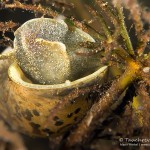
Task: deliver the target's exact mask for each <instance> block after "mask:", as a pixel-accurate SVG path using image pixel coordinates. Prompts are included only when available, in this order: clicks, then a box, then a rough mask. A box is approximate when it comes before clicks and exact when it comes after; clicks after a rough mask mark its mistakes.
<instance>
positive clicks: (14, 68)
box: [8, 62, 108, 89]
mask: <svg viewBox="0 0 150 150" xmlns="http://www.w3.org/2000/svg"><path fill="white" fill-rule="evenodd" d="M107 69H108V66H103V67H100V68H99V69H98V70H96V71H95V72H94V73H92V74H90V75H87V76H85V77H82V78H79V79H77V80H74V81H69V80H67V81H66V82H65V83H62V84H54V85H41V84H34V83H32V82H31V81H30V80H29V79H28V78H27V77H26V76H25V75H24V73H23V72H22V70H21V68H20V67H19V65H18V64H17V62H14V63H13V64H11V65H10V67H9V69H8V76H9V78H10V79H11V80H12V81H13V82H15V83H16V84H19V85H21V86H24V87H26V88H31V89H61V88H69V87H79V85H81V86H82V85H83V84H84V85H85V84H88V83H90V82H92V81H95V80H97V78H100V76H101V78H103V76H105V73H106V71H107Z"/></svg>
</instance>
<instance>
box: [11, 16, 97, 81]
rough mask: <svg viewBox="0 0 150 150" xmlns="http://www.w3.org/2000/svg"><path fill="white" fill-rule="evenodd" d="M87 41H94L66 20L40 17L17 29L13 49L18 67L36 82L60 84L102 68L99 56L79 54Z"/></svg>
mask: <svg viewBox="0 0 150 150" xmlns="http://www.w3.org/2000/svg"><path fill="white" fill-rule="evenodd" d="M87 41H90V42H95V41H94V39H93V38H92V37H91V36H90V35H89V34H87V33H85V32H83V31H82V30H80V29H78V28H74V29H73V30H70V29H69V28H68V26H67V24H66V23H65V22H64V21H63V20H55V19H50V18H37V19H32V20H29V21H27V22H25V23H24V24H23V25H22V26H21V27H20V28H18V29H17V30H16V32H15V40H14V49H15V50H16V59H17V62H18V64H19V66H20V67H21V69H22V70H23V72H24V73H25V74H26V75H27V77H29V78H30V79H32V81H33V82H34V83H38V84H61V83H65V81H66V80H70V81H72V80H76V79H78V78H80V77H82V76H84V75H87V74H88V73H91V72H93V71H95V70H96V68H97V67H99V59H97V58H98V57H97V56H89V57H83V56H79V55H77V54H76V52H77V51H79V50H80V49H81V46H80V43H81V42H87ZM82 51H88V49H87V48H82ZM89 70H91V71H89Z"/></svg>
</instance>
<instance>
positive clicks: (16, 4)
mask: <svg viewBox="0 0 150 150" xmlns="http://www.w3.org/2000/svg"><path fill="white" fill-rule="evenodd" d="M5 8H11V9H14V8H20V9H23V10H30V11H34V12H38V13H41V14H43V15H48V16H50V17H56V16H58V13H57V12H56V11H53V10H51V9H50V8H43V7H42V6H41V5H40V4H39V5H38V6H36V5H27V4H23V3H20V2H18V1H15V2H14V3H13V4H5Z"/></svg>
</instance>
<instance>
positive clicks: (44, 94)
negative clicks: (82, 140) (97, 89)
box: [0, 62, 107, 137]
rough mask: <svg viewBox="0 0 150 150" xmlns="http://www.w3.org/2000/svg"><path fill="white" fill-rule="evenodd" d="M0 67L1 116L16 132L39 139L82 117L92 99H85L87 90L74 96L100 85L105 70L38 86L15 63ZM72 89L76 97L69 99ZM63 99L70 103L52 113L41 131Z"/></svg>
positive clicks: (104, 68)
mask: <svg viewBox="0 0 150 150" xmlns="http://www.w3.org/2000/svg"><path fill="white" fill-rule="evenodd" d="M0 65H1V70H2V71H3V72H2V74H1V75H0V77H1V79H2V80H1V83H0V91H1V92H0V111H1V114H2V115H3V117H4V119H5V120H7V121H8V123H9V124H10V125H11V126H12V127H13V128H15V129H16V130H18V131H20V132H22V133H25V134H28V135H32V136H42V137H46V136H49V135H57V134H60V133H62V132H64V131H65V130H66V129H68V128H69V127H71V126H72V125H73V124H74V123H76V122H78V121H79V120H80V119H81V118H82V117H83V116H84V115H85V114H86V112H87V110H88V109H89V108H90V106H91V104H92V100H93V99H92V98H91V97H90V96H89V91H88V92H85V93H84V94H81V93H80V94H78V92H77V91H80V90H83V89H85V88H87V87H91V86H93V85H96V84H99V85H101V84H102V82H103V79H104V75H105V73H106V70H107V67H106V66H104V67H102V68H100V69H98V70H97V71H95V72H94V73H93V74H90V75H89V76H86V77H84V78H81V79H78V80H76V81H73V82H71V83H64V84H58V85H38V84H33V83H30V81H29V80H28V79H27V78H26V77H25V76H24V74H23V72H22V71H21V69H20V67H19V66H18V65H17V63H13V64H12V65H11V66H10V67H9V65H10V64H8V65H6V63H2V62H1V64H0ZM8 68H9V69H8ZM7 69H8V74H9V77H8V76H7V75H8V74H7ZM75 90H76V92H77V94H76V96H75V97H74V98H72V97H71V96H70V95H71V93H73V92H74V91H75ZM64 99H69V100H70V102H69V103H68V104H67V105H65V106H64V108H63V109H62V112H59V113H57V112H56V114H55V116H54V118H53V119H52V120H50V121H49V126H48V127H47V128H45V127H44V125H45V123H46V121H47V119H48V117H49V113H50V111H51V110H52V109H53V108H54V107H55V106H56V104H58V102H60V101H62V102H63V100H64Z"/></svg>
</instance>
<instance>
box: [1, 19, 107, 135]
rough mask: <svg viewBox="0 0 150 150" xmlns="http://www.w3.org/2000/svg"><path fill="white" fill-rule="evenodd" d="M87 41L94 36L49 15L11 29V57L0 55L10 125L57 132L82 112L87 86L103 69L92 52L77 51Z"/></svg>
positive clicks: (98, 80)
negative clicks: (13, 32) (13, 51)
mask: <svg viewBox="0 0 150 150" xmlns="http://www.w3.org/2000/svg"><path fill="white" fill-rule="evenodd" d="M46 33H48V34H46ZM86 41H91V42H94V39H93V38H92V37H91V36H90V35H88V34H87V33H85V32H83V31H81V30H80V29H77V28H73V29H72V30H70V29H68V26H67V25H66V23H65V22H64V21H58V20H54V19H48V18H39V19H33V20H30V21H28V22H26V23H25V24H24V25H22V26H21V27H20V28H19V29H18V30H17V31H16V32H15V41H14V48H15V53H16V54H15V56H16V60H14V61H13V60H5V61H2V60H0V71H1V72H0V112H1V114H2V116H3V118H4V119H5V120H6V121H7V122H8V123H9V124H10V126H12V127H13V128H14V129H16V130H17V131H19V132H22V133H25V134H27V135H31V136H41V137H46V136H50V135H54V136H56V135H58V134H61V133H63V132H64V131H66V130H68V129H69V128H70V127H72V126H73V125H74V124H76V123H77V122H79V121H80V120H81V119H82V118H83V116H84V115H85V114H86V112H87V111H88V110H89V108H90V107H91V105H92V103H93V101H94V100H95V99H96V97H97V95H94V94H93V93H92V91H91V89H92V88H93V87H95V86H97V85H98V86H101V85H102V83H103V82H104V80H105V76H106V73H107V66H103V67H102V66H101V64H100V62H99V57H98V55H97V54H96V55H94V56H89V57H83V56H78V55H76V52H77V51H78V50H80V48H81V47H80V46H79V43H80V42H86ZM82 50H83V51H88V49H87V48H82ZM43 84H46V85H43ZM64 100H65V101H67V103H66V104H65V105H62V107H61V111H59V110H58V111H56V112H55V114H54V117H53V118H51V119H50V120H49V119H48V118H49V115H50V112H51V111H52V110H53V109H54V108H55V107H56V106H57V104H63V101H64ZM47 121H48V122H47ZM45 123H46V124H48V126H47V127H45Z"/></svg>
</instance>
